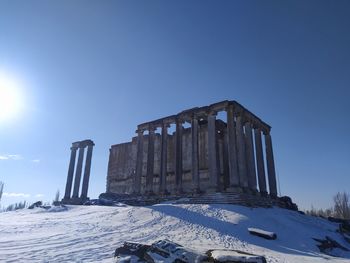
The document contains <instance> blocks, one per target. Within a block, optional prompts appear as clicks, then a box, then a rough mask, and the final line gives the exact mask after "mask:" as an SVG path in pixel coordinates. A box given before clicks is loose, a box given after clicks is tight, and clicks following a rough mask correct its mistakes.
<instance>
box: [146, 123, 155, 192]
mask: <svg viewBox="0 0 350 263" xmlns="http://www.w3.org/2000/svg"><path fill="white" fill-rule="evenodd" d="M154 131H155V128H154V127H152V126H150V128H149V134H148V149H147V175H146V193H147V194H153V175H154V173H153V172H154Z"/></svg>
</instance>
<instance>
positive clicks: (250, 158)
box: [244, 122, 257, 193]
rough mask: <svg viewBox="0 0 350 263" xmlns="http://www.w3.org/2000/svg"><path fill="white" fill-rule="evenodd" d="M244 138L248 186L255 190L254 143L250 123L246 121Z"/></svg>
mask: <svg viewBox="0 0 350 263" xmlns="http://www.w3.org/2000/svg"><path fill="white" fill-rule="evenodd" d="M244 127H245V135H246V136H245V138H246V154H247V172H248V187H249V189H250V190H251V191H253V193H254V192H256V191H257V182H256V172H255V156H254V144H253V133H252V124H251V123H250V122H246V123H245V125H244Z"/></svg>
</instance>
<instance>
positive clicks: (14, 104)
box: [0, 72, 22, 122]
mask: <svg viewBox="0 0 350 263" xmlns="http://www.w3.org/2000/svg"><path fill="white" fill-rule="evenodd" d="M21 108H22V98H21V94H20V90H19V84H18V82H17V81H16V80H15V79H14V78H11V77H10V76H7V75H5V74H3V73H1V72H0V122H4V121H8V120H12V119H13V118H15V117H16V116H17V115H18V114H19V112H20V110H21Z"/></svg>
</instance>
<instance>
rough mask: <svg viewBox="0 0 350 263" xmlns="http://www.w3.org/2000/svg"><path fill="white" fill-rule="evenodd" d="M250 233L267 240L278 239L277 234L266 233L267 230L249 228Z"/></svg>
mask: <svg viewBox="0 0 350 263" xmlns="http://www.w3.org/2000/svg"><path fill="white" fill-rule="evenodd" d="M248 231H249V233H250V234H252V235H254V236H258V237H262V238H265V239H271V240H275V239H276V238H277V235H276V233H274V232H269V231H265V230H262V229H259V228H253V227H249V228H248Z"/></svg>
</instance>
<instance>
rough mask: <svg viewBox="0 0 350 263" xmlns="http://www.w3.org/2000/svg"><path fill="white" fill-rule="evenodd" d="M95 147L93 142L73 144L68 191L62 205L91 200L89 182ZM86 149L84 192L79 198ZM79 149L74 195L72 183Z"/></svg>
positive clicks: (86, 141) (85, 141) (82, 191)
mask: <svg viewBox="0 0 350 263" xmlns="http://www.w3.org/2000/svg"><path fill="white" fill-rule="evenodd" d="M94 145H95V144H94V142H93V141H91V140H84V141H80V142H74V143H72V147H71V156H70V161H69V168H68V175H67V182H66V190H65V194H64V198H63V199H62V203H64V204H83V203H84V202H85V201H87V200H88V199H89V198H88V196H87V195H88V188H89V180H90V169H91V159H92V149H93V146H94ZM85 148H87V154H86V160H85V169H84V177H83V183H82V190H81V194H80V196H79V189H80V185H81V175H82V171H83V161H84V151H85ZM78 149H79V154H78V155H79V156H78V163H77V165H76V169H75V177H74V186H73V194H72V183H73V176H74V168H75V160H76V152H77V150H78Z"/></svg>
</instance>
